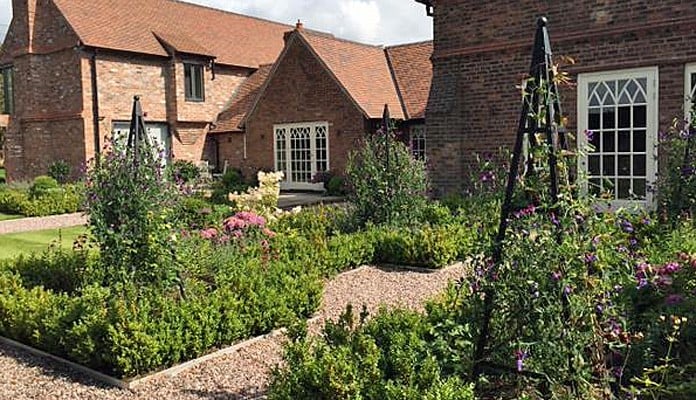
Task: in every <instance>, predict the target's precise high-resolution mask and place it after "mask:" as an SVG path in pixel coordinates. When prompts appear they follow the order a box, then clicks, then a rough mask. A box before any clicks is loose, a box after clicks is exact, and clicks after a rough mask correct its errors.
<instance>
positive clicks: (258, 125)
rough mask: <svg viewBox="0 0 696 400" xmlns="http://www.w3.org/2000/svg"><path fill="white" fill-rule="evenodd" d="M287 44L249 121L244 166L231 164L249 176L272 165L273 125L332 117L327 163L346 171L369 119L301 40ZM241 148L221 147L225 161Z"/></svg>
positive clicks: (271, 167)
mask: <svg viewBox="0 0 696 400" xmlns="http://www.w3.org/2000/svg"><path fill="white" fill-rule="evenodd" d="M289 46H290V47H289V48H288V51H287V53H286V54H285V57H284V58H283V60H282V62H281V64H280V65H279V66H278V69H277V70H276V72H275V75H274V76H273V77H272V78H271V81H270V82H269V84H268V87H267V88H266V91H265V92H264V94H263V96H262V98H261V99H260V101H259V103H258V106H257V108H256V109H255V111H254V112H253V113H252V115H250V116H249V119H248V120H247V124H246V132H247V159H246V160H244V163H243V164H242V165H240V166H237V165H232V166H234V167H242V169H243V170H244V173H245V175H249V174H253V173H255V172H256V171H257V170H259V169H274V165H273V138H274V134H273V125H274V124H283V123H293V122H319V121H328V123H329V158H330V165H329V167H330V169H331V170H334V171H338V172H342V171H343V170H344V169H345V165H346V158H347V154H348V152H349V151H350V150H351V149H353V148H354V147H355V144H356V142H357V141H359V140H360V139H361V138H362V137H363V135H364V134H365V132H367V129H368V125H367V121H366V119H365V118H364V116H363V114H362V112H361V111H360V110H359V109H358V108H357V107H356V106H355V105H354V104H353V103H352V101H351V100H350V98H349V97H348V96H347V94H345V93H344V92H343V91H342V90H341V88H340V86H339V85H338V84H337V83H336V81H335V80H334V79H333V78H332V77H331V76H330V75H329V73H328V72H327V71H326V70H325V69H324V68H323V67H322V65H321V64H320V62H319V61H318V60H317V59H316V58H315V57H314V56H313V54H312V53H311V52H310V50H309V49H308V48H307V47H305V46H304V45H302V44H300V43H299V41H293V42H291V43H290V44H289ZM239 147H240V144H235V145H226V146H223V147H222V148H221V155H222V156H221V159H222V160H224V159H229V160H234V159H235V158H236V157H237V155H236V154H233V153H230V152H231V151H238V149H239ZM223 149H224V153H223V151H222V150H223Z"/></svg>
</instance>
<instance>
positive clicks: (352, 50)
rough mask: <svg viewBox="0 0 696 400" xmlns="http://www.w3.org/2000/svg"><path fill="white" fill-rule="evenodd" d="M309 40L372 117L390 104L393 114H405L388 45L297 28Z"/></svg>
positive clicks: (377, 115)
mask: <svg viewBox="0 0 696 400" xmlns="http://www.w3.org/2000/svg"><path fill="white" fill-rule="evenodd" d="M296 32H298V33H301V35H302V37H303V38H304V39H305V40H306V41H307V43H309V45H310V46H311V48H312V49H313V50H314V52H315V53H316V54H317V55H318V56H319V58H320V59H321V60H322V61H323V62H324V64H326V66H327V67H328V69H329V70H330V71H331V72H332V73H333V75H334V76H335V77H336V79H337V80H338V81H339V82H340V83H341V85H343V87H344V88H345V89H346V91H347V92H348V93H349V94H350V96H351V97H352V98H353V100H355V102H356V103H357V104H358V105H359V106H360V107H361V108H362V109H363V110H364V111H365V113H366V114H367V116H368V117H370V118H381V117H382V112H383V111H384V105H385V104H388V105H389V111H390V113H391V116H392V118H398V119H401V118H404V115H403V111H402V107H401V103H400V101H399V96H398V94H397V92H396V88H395V86H394V81H393V80H392V77H391V72H390V70H389V65H388V64H387V59H386V57H385V55H384V49H383V48H382V47H378V46H370V45H366V44H361V43H356V42H351V41H348V40H343V39H337V38H334V37H331V36H327V35H317V34H313V33H311V32H308V31H306V30H301V31H296Z"/></svg>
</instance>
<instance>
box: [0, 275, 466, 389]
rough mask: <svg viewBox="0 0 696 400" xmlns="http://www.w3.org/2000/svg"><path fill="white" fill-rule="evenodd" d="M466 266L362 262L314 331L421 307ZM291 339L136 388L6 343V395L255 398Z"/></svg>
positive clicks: (336, 283)
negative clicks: (363, 312)
mask: <svg viewBox="0 0 696 400" xmlns="http://www.w3.org/2000/svg"><path fill="white" fill-rule="evenodd" d="M465 271H466V269H465V267H464V266H463V265H461V264H459V265H455V266H452V267H449V268H446V269H443V270H439V271H435V272H431V273H419V272H413V271H394V270H392V271H390V270H386V269H378V268H373V267H363V268H360V269H357V270H354V271H350V272H348V273H345V274H342V275H339V276H338V277H336V278H335V279H333V280H331V281H330V282H328V283H327V284H326V287H325V288H324V297H323V301H322V306H321V309H320V310H319V311H318V312H317V314H316V315H317V316H318V317H320V318H318V319H317V321H316V322H315V326H313V327H311V328H313V329H311V330H312V331H316V330H318V325H319V324H321V323H322V322H323V320H324V319H326V318H331V319H334V318H336V317H337V316H338V315H340V313H341V312H342V311H343V310H344V309H345V306H346V305H347V304H349V303H350V304H353V306H354V308H355V311H356V313H359V312H360V309H361V308H362V305H363V304H365V305H366V306H367V307H368V309H369V310H370V311H375V310H377V309H378V308H379V306H380V305H386V306H390V307H394V306H400V307H408V308H411V309H416V310H420V309H422V304H423V301H424V300H426V299H428V298H430V297H432V296H433V295H435V294H437V293H439V292H440V291H441V290H442V289H444V288H445V287H446V285H447V283H448V282H449V281H450V280H454V279H458V278H459V277H461V276H462V275H463V274H464V273H465ZM284 340H285V339H284V337H283V336H282V335H276V336H274V337H269V338H266V339H264V340H260V341H256V342H254V343H253V344H252V345H250V346H248V347H245V348H242V349H240V350H239V351H237V352H235V353H231V354H228V355H225V356H222V357H220V358H216V359H214V360H211V361H208V362H205V363H203V364H200V365H198V366H196V367H194V368H192V369H190V370H188V371H185V372H182V373H181V374H179V375H177V376H176V377H173V378H164V377H163V378H157V379H155V380H153V381H151V382H149V383H147V384H144V385H143V386H141V387H138V388H136V389H135V390H134V391H126V390H121V389H115V388H110V387H106V386H104V385H101V384H99V383H95V382H93V381H90V380H89V379H88V378H85V377H83V376H81V375H80V374H78V373H75V372H73V371H71V370H69V369H65V368H61V367H56V366H55V365H54V364H51V363H49V362H47V361H46V360H44V359H42V358H40V357H34V356H31V355H28V354H26V353H23V352H17V351H14V350H12V349H11V348H8V347H6V346H4V345H0V399H16V400H20V399H37V400H38V399H41V400H43V399H90V400H91V399H94V400H97V399H122V400H135V399H139V400H140V399H142V400H145V399H148V400H149V399H173V400H178V399H192V400H193V399H198V400H225V399H230V400H242V399H244V400H247V399H256V398H259V396H260V394H262V393H263V391H264V389H265V387H266V384H267V380H268V377H267V374H268V371H269V370H270V369H271V368H272V367H273V366H275V365H278V363H279V362H280V361H281V354H282V343H283V341H284Z"/></svg>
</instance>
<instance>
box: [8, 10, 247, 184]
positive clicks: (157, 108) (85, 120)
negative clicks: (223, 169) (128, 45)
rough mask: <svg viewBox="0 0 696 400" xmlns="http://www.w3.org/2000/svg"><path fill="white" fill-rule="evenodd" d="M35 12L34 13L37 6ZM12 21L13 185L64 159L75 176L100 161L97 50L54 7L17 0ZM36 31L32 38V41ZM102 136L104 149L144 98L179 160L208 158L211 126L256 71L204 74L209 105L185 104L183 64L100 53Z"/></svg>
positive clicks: (10, 157) (152, 119)
mask: <svg viewBox="0 0 696 400" xmlns="http://www.w3.org/2000/svg"><path fill="white" fill-rule="evenodd" d="M34 5H35V6H34ZM13 9H14V17H15V19H14V20H13V22H12V24H11V27H10V30H9V32H8V35H7V40H6V42H5V43H6V49H7V50H8V51H6V52H5V53H3V54H4V55H3V56H2V60H0V63H2V64H4V63H11V64H12V65H14V68H15V88H14V89H15V113H14V115H13V116H12V118H11V119H10V121H9V129H8V132H7V146H6V153H7V160H6V166H7V173H8V177H9V179H10V180H15V181H16V180H28V179H31V178H33V177H35V176H36V175H40V174H45V173H46V171H47V167H48V165H50V164H51V163H52V162H54V161H56V160H65V161H68V162H70V163H71V164H72V165H73V169H74V170H75V171H76V172H77V171H79V169H80V166H81V165H82V164H84V162H85V161H87V160H88V159H90V158H92V157H93V156H94V154H95V148H94V145H95V140H94V122H93V113H92V72H91V68H90V57H91V56H92V51H91V50H89V49H80V48H78V47H77V44H78V38H77V36H76V35H75V33H74V32H73V31H72V30H71V28H70V26H69V24H68V23H67V22H66V21H65V19H64V18H63V17H62V16H61V15H60V13H59V11H58V10H57V8H56V7H55V5H54V4H53V2H52V1H51V0H14V1H13ZM30 32H31V35H30ZM96 60H97V61H96V69H97V80H98V84H97V85H98V94H99V116H100V121H99V124H98V125H99V137H100V144H101V145H102V146H103V145H104V143H105V138H110V137H111V128H112V123H113V122H114V121H127V120H129V119H130V115H131V107H132V101H133V96H134V95H139V96H141V100H142V104H143V109H144V111H145V112H146V113H147V116H146V120H147V121H149V122H162V123H167V124H169V127H170V131H171V133H172V152H173V153H174V155H175V157H177V158H182V159H187V160H191V161H198V160H200V159H201V158H202V157H203V148H204V144H205V136H206V134H207V132H208V128H209V124H210V123H211V122H212V121H214V120H215V118H216V117H217V114H218V113H219V111H220V110H221V109H222V108H223V107H224V106H225V104H226V102H227V100H228V99H229V98H230V97H231V95H232V93H234V91H235V90H236V89H237V87H238V86H239V85H240V84H241V82H242V81H243V80H244V79H245V77H247V76H248V75H249V74H250V73H251V72H252V71H251V70H250V69H247V68H237V67H229V66H220V65H218V66H216V70H215V72H216V74H215V79H214V80H213V75H212V71H211V70H210V69H207V70H206V71H205V94H206V98H205V101H204V102H198V103H192V102H186V101H185V99H184V79H183V63H182V61H181V60H180V59H175V60H172V59H167V58H161V57H151V56H142V55H137V54H129V53H124V52H114V51H108V50H99V51H98V52H97V56H96Z"/></svg>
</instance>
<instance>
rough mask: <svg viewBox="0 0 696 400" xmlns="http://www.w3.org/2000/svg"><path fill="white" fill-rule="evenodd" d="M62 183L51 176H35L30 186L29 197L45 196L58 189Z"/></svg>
mask: <svg viewBox="0 0 696 400" xmlns="http://www.w3.org/2000/svg"><path fill="white" fill-rule="evenodd" d="M59 187H60V185H59V184H58V181H57V180H55V179H54V178H51V177H50V176H45V175H41V176H37V177H36V178H34V182H32V185H31V187H30V188H29V197H30V198H31V199H36V198H38V197H41V196H44V195H46V194H48V193H50V192H51V191H54V190H56V189H58V188H59Z"/></svg>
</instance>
